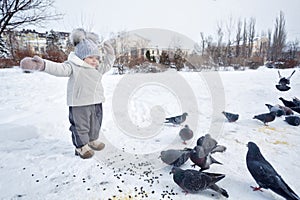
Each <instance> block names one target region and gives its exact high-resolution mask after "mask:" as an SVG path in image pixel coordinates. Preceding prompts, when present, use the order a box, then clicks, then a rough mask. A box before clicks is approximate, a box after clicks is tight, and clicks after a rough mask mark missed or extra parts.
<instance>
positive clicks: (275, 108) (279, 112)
mask: <svg viewBox="0 0 300 200" xmlns="http://www.w3.org/2000/svg"><path fill="white" fill-rule="evenodd" d="M265 105H266V106H267V107H268V109H269V111H270V112H272V111H274V112H276V117H281V116H282V115H285V112H284V110H283V109H282V108H280V107H279V105H275V106H272V105H271V104H265Z"/></svg>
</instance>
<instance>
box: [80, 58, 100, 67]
mask: <svg viewBox="0 0 300 200" xmlns="http://www.w3.org/2000/svg"><path fill="white" fill-rule="evenodd" d="M83 60H84V62H86V63H87V64H89V65H91V66H93V67H97V66H98V65H99V58H98V56H89V57H86V58H85V59H83Z"/></svg>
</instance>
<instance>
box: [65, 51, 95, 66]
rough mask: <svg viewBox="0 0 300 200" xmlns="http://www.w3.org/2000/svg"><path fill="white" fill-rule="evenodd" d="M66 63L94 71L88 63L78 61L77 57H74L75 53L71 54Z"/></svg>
mask: <svg viewBox="0 0 300 200" xmlns="http://www.w3.org/2000/svg"><path fill="white" fill-rule="evenodd" d="M68 61H69V62H72V63H74V64H75V65H78V66H80V67H84V68H92V69H95V67H93V66H91V65H89V64H88V63H86V62H84V61H83V60H82V59H80V58H79V57H78V56H76V54H75V52H71V53H70V54H69V56H68Z"/></svg>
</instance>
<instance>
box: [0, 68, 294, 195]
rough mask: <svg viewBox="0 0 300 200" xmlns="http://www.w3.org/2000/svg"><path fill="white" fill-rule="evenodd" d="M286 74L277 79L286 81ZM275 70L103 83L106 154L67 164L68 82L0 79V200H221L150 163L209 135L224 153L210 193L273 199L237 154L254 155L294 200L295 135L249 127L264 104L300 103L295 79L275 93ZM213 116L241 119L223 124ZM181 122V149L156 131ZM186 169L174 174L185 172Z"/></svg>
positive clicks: (116, 78) (279, 127)
mask: <svg viewBox="0 0 300 200" xmlns="http://www.w3.org/2000/svg"><path fill="white" fill-rule="evenodd" d="M291 72H292V70H291V69H287V70H281V74H282V75H283V76H288V75H290V73H291ZM277 82H278V74H277V70H275V69H268V68H264V67H261V68H259V69H258V70H246V71H222V72H201V73H196V72H179V73H177V72H174V71H167V72H163V73H157V74H128V75H113V72H112V71H110V72H109V73H107V74H106V75H105V76H104V77H103V85H104V88H105V96H106V102H105V103H104V105H103V106H104V107H103V108H104V118H103V126H102V129H101V134H100V135H101V136H100V138H101V140H103V141H105V143H106V148H105V149H104V150H103V151H100V152H96V154H95V156H94V157H93V158H92V159H88V160H83V159H80V158H79V157H76V156H75V155H74V147H73V145H72V142H71V133H70V131H69V130H68V129H69V122H68V107H67V106H66V87H67V78H58V77H54V76H51V75H48V74H46V73H42V72H35V73H30V74H27V73H22V71H21V70H20V69H18V68H14V69H2V70H0V103H1V106H0V139H1V145H0V158H1V162H0V169H1V170H0V191H1V192H0V199H72V200H73V199H101V200H102V199H106V200H107V199H136V200H139V199H151V200H152V199H153V200H158V199H184V198H185V199H225V198H224V197H222V196H220V195H219V194H216V193H215V192H214V191H211V190H206V191H203V192H200V193H198V194H187V195H186V194H185V193H183V192H182V189H181V188H179V186H177V185H176V184H175V183H174V182H173V180H172V175H170V174H169V172H170V169H171V166H167V165H165V164H164V163H162V162H161V160H160V159H159V158H158V157H159V155H160V152H161V151H162V150H166V149H170V148H177V149H182V148H184V147H193V146H194V145H195V144H196V140H197V139H198V137H200V136H202V135H204V134H206V133H210V134H211V135H212V136H213V137H214V138H216V139H217V140H218V142H219V144H222V145H225V146H226V147H227V150H226V152H224V153H216V154H215V155H214V157H215V159H216V160H218V161H220V162H222V163H223V165H212V166H211V168H210V169H209V170H208V171H209V172H217V173H224V174H226V177H225V178H224V179H223V180H221V181H220V182H218V185H219V186H221V187H223V188H224V189H225V190H227V192H228V194H229V199H233V200H237V199H243V200H253V199H256V200H263V199H278V200H279V199H282V198H281V197H279V196H278V195H277V194H275V193H273V192H272V191H270V190H264V192H259V191H257V192H253V191H252V189H251V188H250V186H256V183H255V181H254V179H253V178H252V177H251V175H250V173H249V172H248V170H247V167H246V162H245V160H246V152H247V147H246V144H247V142H248V141H253V142H255V143H257V144H258V146H259V147H260V149H261V151H262V154H263V155H264V156H265V158H266V159H267V160H269V162H270V163H271V164H272V165H273V167H274V168H275V169H276V170H277V171H278V173H279V174H280V175H281V176H282V177H283V179H284V180H285V181H286V182H287V183H288V184H289V186H290V187H291V188H292V189H293V190H294V191H295V192H296V193H297V194H298V195H299V194H300V189H299V188H300V181H299V179H300V174H299V172H300V163H299V158H300V157H299V153H300V144H299V143H300V135H299V134H300V132H299V127H294V126H290V125H288V124H287V123H286V122H285V121H284V117H279V118H276V119H275V121H273V122H271V123H270V124H269V126H264V125H263V124H262V123H261V122H260V121H257V120H254V119H252V118H253V116H254V115H256V114H260V113H265V112H267V111H268V110H267V107H266V106H265V103H269V104H281V105H282V103H281V102H280V100H279V99H278V98H279V97H280V96H282V97H284V98H286V99H289V100H291V99H292V97H295V96H296V97H298V98H299V97H300V72H299V69H296V73H295V74H294V76H293V77H292V79H291V90H289V91H287V92H280V91H278V90H276V88H275V84H276V83H277ZM222 110H226V111H229V112H233V113H238V114H240V118H239V120H238V121H237V122H235V123H229V122H227V121H226V120H225V118H224V116H223V115H222V114H221V111H222ZM182 112H188V114H189V116H188V117H187V121H186V123H185V124H189V125H190V127H191V128H192V129H193V130H194V133H195V136H194V138H193V139H192V140H190V141H188V144H187V145H184V144H182V141H181V140H180V138H179V135H178V133H179V130H180V129H181V127H174V126H168V125H163V123H162V122H163V121H164V120H163V117H164V116H172V115H177V114H180V113H182ZM191 164H192V163H191V161H188V162H187V163H185V164H184V165H183V166H182V168H184V169H187V168H191V166H190V165H191Z"/></svg>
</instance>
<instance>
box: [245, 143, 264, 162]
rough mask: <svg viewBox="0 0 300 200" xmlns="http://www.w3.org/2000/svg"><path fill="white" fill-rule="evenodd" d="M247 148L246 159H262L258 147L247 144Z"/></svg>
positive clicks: (253, 144)
mask: <svg viewBox="0 0 300 200" xmlns="http://www.w3.org/2000/svg"><path fill="white" fill-rule="evenodd" d="M247 147H248V153H247V157H248V158H255V159H260V158H263V156H262V155H261V153H260V150H259V148H258V146H257V145H256V144H255V143H254V142H248V144H247Z"/></svg>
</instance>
